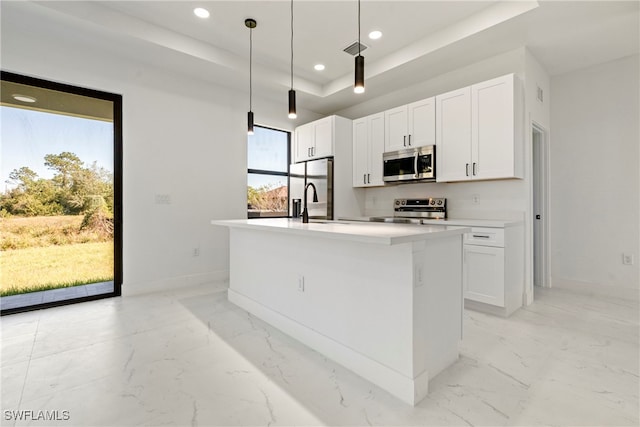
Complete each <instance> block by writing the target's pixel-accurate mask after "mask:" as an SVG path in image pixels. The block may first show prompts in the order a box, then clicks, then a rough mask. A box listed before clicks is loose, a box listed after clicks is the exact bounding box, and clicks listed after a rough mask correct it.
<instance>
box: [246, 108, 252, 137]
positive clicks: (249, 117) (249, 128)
mask: <svg viewBox="0 0 640 427" xmlns="http://www.w3.org/2000/svg"><path fill="white" fill-rule="evenodd" d="M247 134H248V135H253V111H249V112H248V113H247Z"/></svg>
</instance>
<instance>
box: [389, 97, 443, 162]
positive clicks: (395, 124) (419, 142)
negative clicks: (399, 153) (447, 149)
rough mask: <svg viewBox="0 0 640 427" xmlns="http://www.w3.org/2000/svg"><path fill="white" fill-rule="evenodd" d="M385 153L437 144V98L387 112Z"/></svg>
mask: <svg viewBox="0 0 640 427" xmlns="http://www.w3.org/2000/svg"><path fill="white" fill-rule="evenodd" d="M384 118H385V139H384V151H395V150H402V149H404V148H412V147H423V146H425V145H434V144H435V132H436V131H435V122H436V109H435V98H434V97H431V98H427V99H423V100H421V101H416V102H413V103H411V104H408V105H403V106H401V107H396V108H392V109H390V110H387V111H385V113H384Z"/></svg>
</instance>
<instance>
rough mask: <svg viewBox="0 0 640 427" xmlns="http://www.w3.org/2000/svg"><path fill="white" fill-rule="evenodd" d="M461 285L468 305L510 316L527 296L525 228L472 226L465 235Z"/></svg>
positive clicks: (519, 225) (472, 307)
mask: <svg viewBox="0 0 640 427" xmlns="http://www.w3.org/2000/svg"><path fill="white" fill-rule="evenodd" d="M462 260H463V264H462V285H463V291H464V298H465V307H466V308H471V309H476V310H480V311H485V312H489V313H492V314H497V315H502V316H509V315H511V313H513V312H514V311H516V310H517V309H518V308H520V307H522V304H523V297H524V295H523V294H524V230H523V225H522V224H521V223H519V224H518V225H515V226H508V227H496V228H493V227H472V228H471V233H466V234H465V236H464V245H463V258H462Z"/></svg>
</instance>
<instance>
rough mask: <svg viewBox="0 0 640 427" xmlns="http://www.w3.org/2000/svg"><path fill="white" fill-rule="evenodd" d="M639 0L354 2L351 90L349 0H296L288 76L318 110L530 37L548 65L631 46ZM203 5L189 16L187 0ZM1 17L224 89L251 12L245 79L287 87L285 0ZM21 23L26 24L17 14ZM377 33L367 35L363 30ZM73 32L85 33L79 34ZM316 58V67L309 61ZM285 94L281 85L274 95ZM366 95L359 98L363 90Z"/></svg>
mask: <svg viewBox="0 0 640 427" xmlns="http://www.w3.org/2000/svg"><path fill="white" fill-rule="evenodd" d="M639 4H640V2H638V1H620V2H616V1H587V2H577V1H566V2H565V1H538V2H536V1H524V0H523V1H506V2H505V1H452V0H448V1H376V0H363V1H362V5H361V10H362V16H361V27H362V33H361V37H362V42H363V43H364V44H366V45H367V46H369V48H368V49H366V50H365V51H364V52H363V56H364V57H365V58H366V79H367V92H366V93H365V94H364V95H355V94H353V91H352V89H351V87H352V84H353V56H351V55H348V54H346V53H344V52H343V51H342V49H343V48H344V47H346V46H347V45H349V44H351V43H352V42H354V41H355V40H356V39H357V36H358V34H357V2H356V1H354V0H349V1H347V0H340V1H327V0H324V1H306V0H295V2H294V44H295V49H294V86H295V89H296V90H297V92H298V104H299V105H300V106H301V107H303V108H307V109H310V110H312V111H316V112H318V113H321V114H327V113H332V112H335V111H338V110H340V109H343V108H347V107H349V106H352V105H355V104H358V103H360V102H362V101H363V100H364V99H366V98H370V97H375V96H379V95H383V94H385V93H388V92H390V91H393V90H397V89H401V88H402V87H406V86H408V85H412V84H415V83H418V82H420V81H423V80H425V79H426V78H429V77H433V76H434V73H442V72H445V71H448V70H451V69H454V68H457V67H460V66H463V65H467V64H469V63H471V62H474V61H477V60H479V59H480V58H486V57H489V56H492V55H496V54H499V53H502V52H506V51H508V50H511V49H515V48H517V47H521V46H527V47H528V48H529V49H530V51H531V52H532V53H533V55H534V56H535V57H536V58H537V59H538V60H539V61H540V62H541V63H542V65H543V66H544V67H545V68H546V69H547V71H548V72H549V73H550V74H552V75H554V74H560V73H564V72H568V71H572V70H575V69H579V68H583V67H587V66H590V65H594V64H597V63H601V62H605V61H609V60H613V59H616V58H620V57H624V56H628V55H631V54H634V53H638V52H639V50H640V49H639V38H640V34H639V27H640V20H639V17H640V12H639ZM197 6H199V7H205V8H207V9H208V10H209V11H210V12H211V17H210V18H208V19H204V20H203V19H200V18H197V17H195V16H194V14H193V9H194V7H197ZM1 8H2V21H3V22H2V23H3V25H4V24H5V23H7V22H13V23H14V24H15V22H16V20H18V21H17V22H20V20H22V21H28V22H29V24H28V25H33V26H34V27H35V26H38V31H42V32H43V33H46V31H57V32H58V33H64V34H66V35H67V36H68V37H75V38H76V39H78V40H81V42H82V43H86V44H90V45H95V46H98V47H100V48H104V49H110V50H112V51H114V52H117V53H118V54H120V55H124V56H127V57H132V58H136V59H139V60H142V61H145V62H148V63H150V64H153V65H158V66H162V67H166V68H168V69H171V70H175V71H178V72H181V73H184V74H186V75H188V76H195V77H198V78H201V79H203V80H205V81H211V82H215V83H218V84H223V85H226V86H230V87H236V88H240V89H243V90H244V89H246V86H247V83H248V54H249V30H248V29H247V28H246V27H245V25H244V20H245V19H246V18H254V19H256V21H257V22H258V26H257V28H256V29H255V30H253V31H254V32H253V41H254V88H255V91H256V92H260V93H261V94H262V96H267V97H282V98H283V99H284V98H285V96H286V89H288V88H289V84H290V75H289V67H290V54H291V53H290V34H291V33H290V2H289V1H287V0H283V1H278V0H262V1H240V0H235V1H69V2H57V1H45V2H39V3H32V2H7V1H3V2H2V3H1ZM24 24H25V25H27V22H24ZM374 29H377V30H381V31H382V32H383V34H384V35H383V37H382V38H381V39H379V40H369V39H368V37H367V35H368V33H369V31H371V30H374ZM79 34H82V35H81V36H80V37H78V35H79ZM319 62H321V63H323V64H325V65H326V69H325V70H324V71H322V72H317V71H315V70H313V65H314V64H316V63H319ZM283 94H284V95H283ZM365 97H366V98H365Z"/></svg>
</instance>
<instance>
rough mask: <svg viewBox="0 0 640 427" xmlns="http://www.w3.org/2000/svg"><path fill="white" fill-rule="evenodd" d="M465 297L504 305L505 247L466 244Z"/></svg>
mask: <svg viewBox="0 0 640 427" xmlns="http://www.w3.org/2000/svg"><path fill="white" fill-rule="evenodd" d="M463 260H464V268H463V271H464V276H463V286H464V297H465V298H467V299H471V300H474V301H479V302H483V303H486V304H491V305H495V306H499V307H502V306H504V248H494V247H491V246H474V245H464V255H463Z"/></svg>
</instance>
